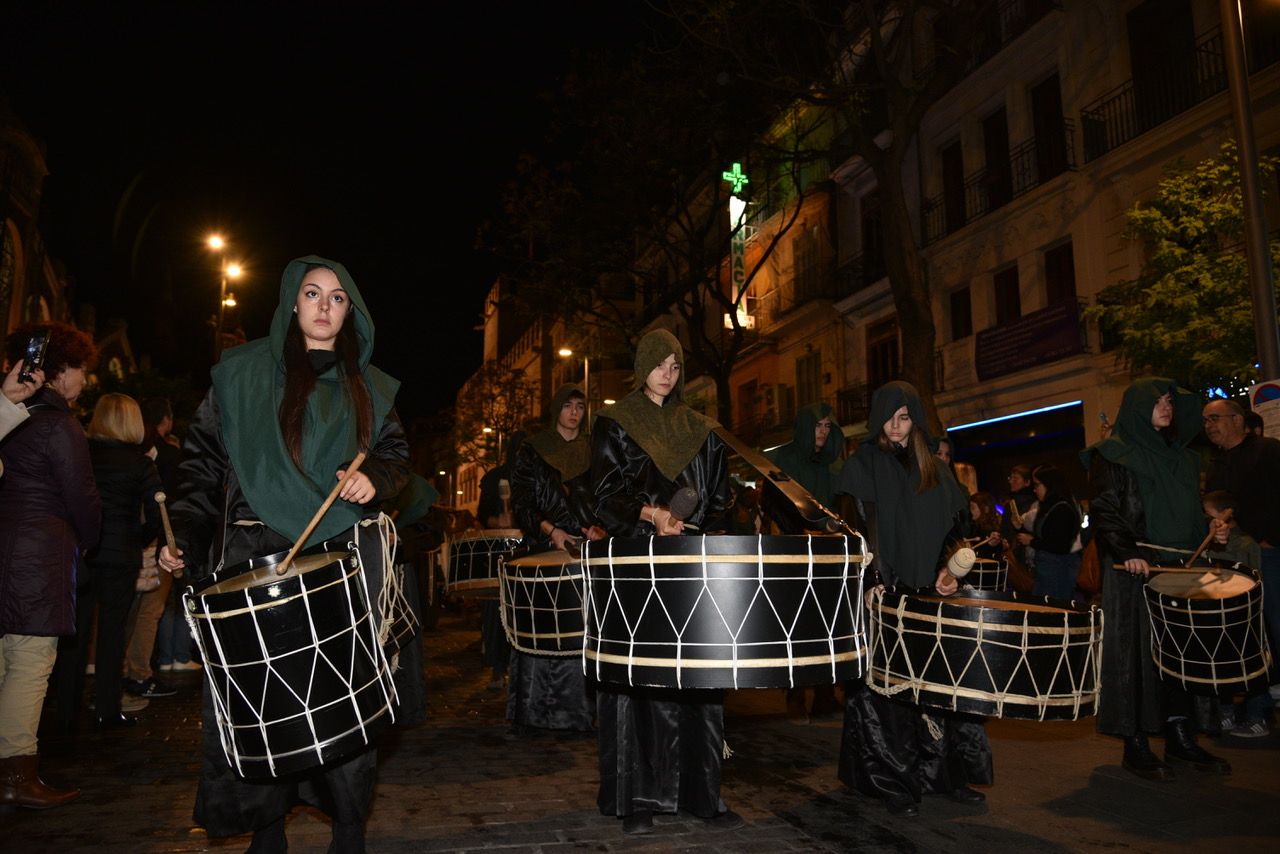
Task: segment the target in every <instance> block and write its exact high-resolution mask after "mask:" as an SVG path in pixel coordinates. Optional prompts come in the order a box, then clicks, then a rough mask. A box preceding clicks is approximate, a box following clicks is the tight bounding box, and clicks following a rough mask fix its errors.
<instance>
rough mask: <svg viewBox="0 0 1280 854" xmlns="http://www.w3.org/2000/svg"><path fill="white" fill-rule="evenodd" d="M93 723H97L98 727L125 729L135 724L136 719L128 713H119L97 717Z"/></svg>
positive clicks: (136, 723)
mask: <svg viewBox="0 0 1280 854" xmlns="http://www.w3.org/2000/svg"><path fill="white" fill-rule="evenodd" d="M94 723H95V724H97V726H98V729H127V728H129V727H133V726H137V725H138V719H137V718H134V717H130V716H129V715H124V714H121V715H114V716H111V717H106V718H97V719H95V721H94Z"/></svg>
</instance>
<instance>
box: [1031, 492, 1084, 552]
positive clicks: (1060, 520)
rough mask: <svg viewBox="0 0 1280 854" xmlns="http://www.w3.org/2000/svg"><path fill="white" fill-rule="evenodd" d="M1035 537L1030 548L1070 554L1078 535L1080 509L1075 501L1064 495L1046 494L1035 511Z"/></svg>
mask: <svg viewBox="0 0 1280 854" xmlns="http://www.w3.org/2000/svg"><path fill="white" fill-rule="evenodd" d="M1034 527H1035V538H1034V539H1033V540H1032V541H1031V546H1032V548H1034V549H1036V550H1037V551H1045V552H1052V553H1053V554H1059V555H1065V554H1071V549H1072V547H1073V546H1075V543H1076V537H1078V536H1080V511H1079V510H1077V509H1076V505H1075V502H1074V501H1072V500H1071V499H1069V498H1067V497H1066V496H1064V495H1046V496H1045V500H1044V501H1042V502H1041V503H1040V509H1039V510H1038V511H1036V521H1035V526H1034Z"/></svg>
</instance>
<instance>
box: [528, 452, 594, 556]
mask: <svg viewBox="0 0 1280 854" xmlns="http://www.w3.org/2000/svg"><path fill="white" fill-rule="evenodd" d="M593 499H594V496H592V494H591V490H590V487H589V482H588V476H587V473H586V472H584V473H583V474H581V475H578V476H577V477H575V478H573V479H571V480H569V481H568V482H566V483H561V482H560V472H559V471H558V470H557V469H555V468H554V467H552V466H551V465H550V464H548V463H547V461H546V460H544V459H543V458H542V457H540V456H539V455H538V452H537V451H535V450H534V449H533V445H531V444H530V443H528V442H525V443H524V444H522V445H521V446H520V450H518V451H517V452H516V461H515V465H514V466H513V467H512V472H511V508H512V512H513V513H514V514H515V523H516V525H517V526H518V527H519V528H520V530H522V531H523V532H524V536H525V542H526V543H538V544H546V543H547V542H550V538H549V537H548V536H547V535H546V534H544V533H543V532H542V522H543V520H546V521H548V522H550V523H551V524H553V525H555V526H556V527H557V528H560V529H561V530H563V531H565V532H567V533H568V534H569V535H570V536H573V537H581V536H582V529H583V528H588V527H590V526H591V525H592V524H594V523H595V514H594V513H593V512H592V510H591V504H592V501H593Z"/></svg>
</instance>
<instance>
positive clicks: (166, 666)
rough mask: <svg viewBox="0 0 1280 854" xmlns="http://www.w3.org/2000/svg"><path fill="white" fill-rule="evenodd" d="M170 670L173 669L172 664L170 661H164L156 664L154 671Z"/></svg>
mask: <svg viewBox="0 0 1280 854" xmlns="http://www.w3.org/2000/svg"><path fill="white" fill-rule="evenodd" d="M172 669H173V662H172V661H165V662H157V663H156V670H166V671H167V670H172Z"/></svg>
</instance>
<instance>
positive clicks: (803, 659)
mask: <svg viewBox="0 0 1280 854" xmlns="http://www.w3.org/2000/svg"><path fill="white" fill-rule="evenodd" d="M770 643H771V644H772V643H777V642H776V641H772V642H770ZM823 643H826V641H823ZM741 645H742V646H749V644H741ZM682 646H694V644H682ZM703 646H725V644H703ZM582 652H583V655H584V656H585V657H586V658H591V659H595V660H596V661H598V662H602V663H604V664H621V665H628V669H629V666H630V665H638V666H640V667H659V668H663V669H670V668H672V667H675V668H676V669H677V670H683V669H689V670H733V671H738V670H764V669H767V668H772V667H789V668H795V667H812V666H815V665H819V664H824V665H825V664H831V663H832V662H843V661H857V660H858V659H860V658H863V657H864V656H865V655H866V648H865V647H858V648H856V649H854V650H853V651H852V652H839V653H835V654H834V655H804V656H799V657H797V658H748V659H741V658H738V659H733V660H730V661H726V660H723V659H711V658H653V657H652V656H630V655H617V654H615V653H610V652H600V651H598V650H592V649H591V648H590V647H588V646H585V645H584V646H583V648H582Z"/></svg>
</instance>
